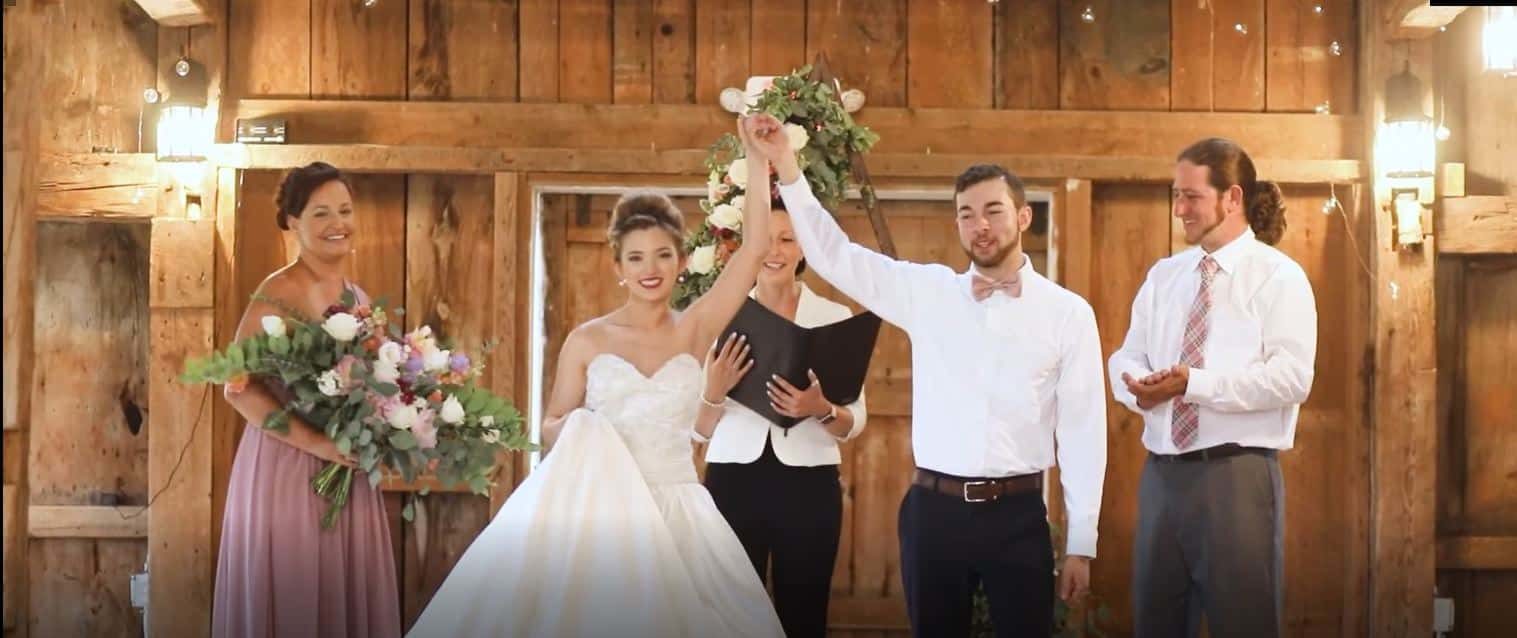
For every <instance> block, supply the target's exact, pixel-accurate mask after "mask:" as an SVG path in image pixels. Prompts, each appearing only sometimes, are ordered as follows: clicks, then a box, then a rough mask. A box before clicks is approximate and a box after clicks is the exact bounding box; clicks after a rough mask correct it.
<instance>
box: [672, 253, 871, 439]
mask: <svg viewBox="0 0 1517 638" xmlns="http://www.w3.org/2000/svg"><path fill="white" fill-rule="evenodd" d="M749 296H750V297H751V296H753V293H749ZM852 316H853V312H852V311H851V310H849V309H848V306H845V305H843V304H840V303H837V302H835V301H829V300H827V299H823V298H821V297H819V296H817V295H816V293H814V292H811V289H810V288H808V287H806V284H804V283H803V284H801V298H800V301H799V303H798V304H797V305H796V309H795V323H796V325H799V326H801V327H803V328H814V327H816V326H824V325H827V324H829V323H836V322H839V321H842V320H844V319H847V318H849V317H852ZM701 387H703V388H704V387H705V385H704V384H703V385H702V386H701ZM846 407H847V408H848V411H849V412H852V413H853V429H851V430H849V431H848V435H847V436H844V437H842V438H838V437H835V436H832V434H831V433H830V432H828V431H827V429H826V428H825V427H824V426H822V424H821V423H818V422H817V420H816V419H814V418H812V419H806V420H805V421H802V422H800V423H797V424H795V426H794V427H792V428H790V430H789V431H788V432H787V431H786V430H785V428H782V427H780V426H778V425H774V424H773V423H770V422H769V421H768V420H766V419H765V418H764V417H761V416H759V415H758V413H756V412H754V411H753V410H750V409H748V407H747V406H744V405H743V404H741V403H738V402H737V401H733V400H732V399H731V398H730V397H729V398H727V399H725V400H724V401H723V408H724V409H725V412H724V413H723V414H722V418H721V420H720V421H718V422H717V424H716V431H715V432H713V433H712V435H711V441H710V445H708V446H707V447H706V462H707V463H752V462H754V461H756V460H758V457H759V455H760V454H763V452H764V440H765V439H766V438H767V439H768V440H770V441H773V445H774V455H775V456H777V457H779V459H780V462H781V463H784V464H785V465H793V466H802V467H811V466H818V465H837V464H838V463H841V462H842V460H843V456H842V454H841V453H840V452H838V443H840V442H843V441H849V440H852V439H853V438H854V437H857V436H858V435H859V433H860V432H863V431H864V422H865V421H867V420H868V418H869V415H868V414H866V413H865V412H864V393H863V391H860V392H859V399H858V400H857V401H854V402H853V403H850V404H848V406H846Z"/></svg>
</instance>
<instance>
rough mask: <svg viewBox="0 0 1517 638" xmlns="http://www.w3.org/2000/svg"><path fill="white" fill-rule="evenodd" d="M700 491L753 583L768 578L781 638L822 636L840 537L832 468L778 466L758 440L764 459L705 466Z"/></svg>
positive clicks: (839, 495)
mask: <svg viewBox="0 0 1517 638" xmlns="http://www.w3.org/2000/svg"><path fill="white" fill-rule="evenodd" d="M706 489H707V490H709V491H710V492H711V498H712V499H713V500H715V501H716V507H717V509H719V510H721V512H722V516H723V517H725V518H726V519H727V524H729V525H731V526H732V531H734V532H736V533H737V537H738V540H740V541H742V543H743V549H745V550H747V551H748V559H749V560H751V561H753V568H754V569H756V570H758V573H759V578H762V579H764V583H765V584H769V581H770V578H771V576H772V578H773V581H774V582H773V590H774V610H775V612H777V613H778V614H779V617H780V624H781V625H782V626H784V629H785V635H786V636H788V637H789V638H807V637H810V636H816V637H818V638H820V637H822V636H826V635H827V600H828V597H829V596H830V595H831V592H832V566H833V563H835V562H836V561H837V555H838V535H839V534H840V533H842V530H843V489H842V485H841V484H840V483H839V482H838V468H837V466H836V465H822V466H817V467H793V466H789V465H785V464H784V463H781V462H780V460H779V458H778V457H776V456H775V455H774V449H773V448H772V447H770V445H769V443H768V442H767V441H765V443H764V453H763V454H762V455H760V456H759V458H758V460H756V461H754V462H752V463H711V464H708V465H707V466H706ZM771 568H772V569H773V572H772V573H771V572H770V570H771Z"/></svg>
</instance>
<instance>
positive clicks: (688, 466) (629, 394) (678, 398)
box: [585, 353, 701, 485]
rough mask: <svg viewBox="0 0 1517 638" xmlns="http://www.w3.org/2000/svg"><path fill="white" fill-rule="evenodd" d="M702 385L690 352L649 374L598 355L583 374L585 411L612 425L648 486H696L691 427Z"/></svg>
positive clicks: (611, 356) (698, 366)
mask: <svg viewBox="0 0 1517 638" xmlns="http://www.w3.org/2000/svg"><path fill="white" fill-rule="evenodd" d="M700 386H701V364H700V361H699V360H697V359H696V358H695V357H694V356H692V355H690V354H689V353H680V354H677V355H674V356H673V357H672V358H670V359H669V360H668V361H665V362H664V364H663V366H661V367H659V369H658V370H655V371H654V372H653V376H645V375H643V373H642V371H640V370H638V369H637V367H636V366H634V365H632V363H631V362H629V361H627V360H626V359H623V358H621V357H619V356H617V355H614V354H610V353H602V354H599V355H596V356H595V358H594V359H592V360H591V361H590V366H589V368H588V370H587V371H586V380H585V407H586V408H589V409H590V410H592V411H594V412H595V413H596V414H599V415H600V416H601V417H603V418H605V419H606V420H607V421H610V422H611V425H612V426H613V427H614V428H615V429H616V432H617V434H618V435H620V436H621V438H622V440H623V441H625V442H626V444H627V449H628V450H629V451H631V452H632V457H633V459H634V460H635V461H636V462H637V466H638V468H639V469H640V470H642V474H643V476H644V478H646V479H647V481H648V483H649V485H665V484H671V483H694V482H696V480H697V477H696V473H695V463H694V461H693V460H692V458H691V440H690V429H691V428H692V427H694V425H695V416H696V412H697V411H698V410H699V409H700V402H699V399H698V397H699V394H700Z"/></svg>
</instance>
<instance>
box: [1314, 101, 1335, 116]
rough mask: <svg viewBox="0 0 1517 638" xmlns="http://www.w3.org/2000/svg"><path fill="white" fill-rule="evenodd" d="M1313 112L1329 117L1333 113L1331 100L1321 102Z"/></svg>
mask: <svg viewBox="0 0 1517 638" xmlns="http://www.w3.org/2000/svg"><path fill="white" fill-rule="evenodd" d="M1315 110H1316V111H1317V115H1330V114H1331V113H1332V112H1333V103H1332V101H1331V100H1323V102H1322V103H1321V104H1318V105H1317V108H1316V109H1315Z"/></svg>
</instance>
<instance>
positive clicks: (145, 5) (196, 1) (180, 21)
mask: <svg viewBox="0 0 1517 638" xmlns="http://www.w3.org/2000/svg"><path fill="white" fill-rule="evenodd" d="M136 2H137V6H139V7H142V10H143V11H144V12H146V13H147V14H148V17H151V18H152V19H153V21H154V22H157V23H158V24H159V25H162V26H165V27H193V26H198V25H202V24H211V22H212V21H213V19H212V17H211V11H210V3H209V2H208V1H207V0H136Z"/></svg>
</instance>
